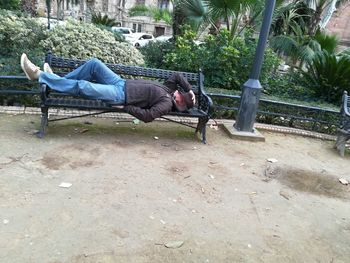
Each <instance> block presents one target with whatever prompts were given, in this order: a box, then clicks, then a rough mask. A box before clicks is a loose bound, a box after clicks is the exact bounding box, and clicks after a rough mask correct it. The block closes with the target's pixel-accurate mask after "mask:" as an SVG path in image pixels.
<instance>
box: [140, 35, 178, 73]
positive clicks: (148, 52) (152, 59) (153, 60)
mask: <svg viewBox="0 0 350 263" xmlns="http://www.w3.org/2000/svg"><path fill="white" fill-rule="evenodd" d="M173 49H174V42H172V41H164V42H162V41H154V42H150V43H149V44H147V45H146V46H144V47H141V48H140V49H139V50H140V51H141V53H142V54H143V55H144V58H145V63H146V65H147V66H148V67H152V68H164V69H167V63H166V61H165V56H166V54H169V53H170V52H171V51H172V50H173Z"/></svg>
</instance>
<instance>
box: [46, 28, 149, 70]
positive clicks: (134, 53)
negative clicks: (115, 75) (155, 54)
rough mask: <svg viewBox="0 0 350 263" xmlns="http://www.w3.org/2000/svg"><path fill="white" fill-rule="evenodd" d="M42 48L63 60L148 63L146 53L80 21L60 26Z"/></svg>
mask: <svg viewBox="0 0 350 263" xmlns="http://www.w3.org/2000/svg"><path fill="white" fill-rule="evenodd" d="M41 45H42V47H43V48H44V49H45V50H47V51H49V50H50V51H52V53H53V54H55V55H58V56H63V57H69V58H76V59H89V58H93V57H96V58H99V59H101V60H102V61H104V62H109V63H121V64H126V65H142V64H144V60H143V56H142V54H141V53H140V52H139V51H138V50H137V49H136V48H134V47H133V46H131V45H130V44H128V43H120V42H118V41H116V39H115V37H114V34H113V33H111V32H109V31H107V30H102V29H100V28H98V27H96V26H94V25H92V24H85V23H80V22H76V21H68V22H67V23H66V24H65V25H60V26H56V27H55V28H54V29H53V30H52V31H51V32H50V33H49V35H48V38H47V39H45V40H43V41H42V42H41Z"/></svg>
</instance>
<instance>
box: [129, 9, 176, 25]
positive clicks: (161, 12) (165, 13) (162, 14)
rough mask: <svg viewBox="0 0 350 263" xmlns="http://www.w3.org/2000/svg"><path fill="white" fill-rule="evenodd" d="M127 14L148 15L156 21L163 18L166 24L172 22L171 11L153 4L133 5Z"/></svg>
mask: <svg viewBox="0 0 350 263" xmlns="http://www.w3.org/2000/svg"><path fill="white" fill-rule="evenodd" d="M129 16H149V17H152V18H153V19H154V21H156V22H158V21H161V20H163V21H164V22H165V23H166V24H167V25H171V24H172V13H171V12H170V11H169V10H167V9H160V8H157V7H155V6H145V5H134V6H133V7H131V8H130V9H129Z"/></svg>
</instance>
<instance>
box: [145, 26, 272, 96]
mask: <svg viewBox="0 0 350 263" xmlns="http://www.w3.org/2000/svg"><path fill="white" fill-rule="evenodd" d="M194 40H195V34H194V33H193V32H192V31H190V30H188V29H185V30H184V34H183V35H182V36H178V37H177V39H176V42H175V44H173V43H171V42H166V43H157V42H156V43H153V44H150V45H148V46H146V47H145V48H143V49H142V52H143V54H144V55H145V60H146V64H148V65H150V66H153V67H161V68H165V69H173V70H180V71H191V72H193V71H198V69H200V68H201V69H202V70H203V72H204V74H205V85H206V86H210V87H215V88H225V89H230V90H232V89H236V90H240V89H241V86H242V84H243V83H244V82H245V81H247V80H248V77H249V74H250V71H251V69H252V64H253V58H254V55H255V49H256V43H255V41H250V40H249V41H245V40H243V39H242V38H234V39H232V38H231V37H230V34H229V32H228V31H226V30H223V31H221V32H220V34H218V35H217V36H213V35H208V36H207V37H206V39H205V40H204V42H203V43H201V44H199V45H198V44H196V43H195V41H194ZM278 64H279V59H278V57H277V56H276V55H275V54H274V53H273V51H272V50H270V49H267V50H266V52H265V60H264V64H263V68H262V72H261V78H260V81H261V83H262V84H263V86H264V85H267V86H269V85H270V84H273V85H275V84H276V82H275V81H274V79H275V77H274V74H273V73H274V71H275V69H276V68H277V66H278Z"/></svg>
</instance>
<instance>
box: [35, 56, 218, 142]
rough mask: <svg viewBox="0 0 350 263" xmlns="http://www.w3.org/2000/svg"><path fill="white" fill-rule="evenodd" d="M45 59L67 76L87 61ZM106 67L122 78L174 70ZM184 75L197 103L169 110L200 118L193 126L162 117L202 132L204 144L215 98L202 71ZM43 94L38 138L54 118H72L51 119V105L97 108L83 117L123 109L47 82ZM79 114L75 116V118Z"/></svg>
mask: <svg viewBox="0 0 350 263" xmlns="http://www.w3.org/2000/svg"><path fill="white" fill-rule="evenodd" d="M45 62H47V63H48V64H49V65H50V66H51V68H52V69H53V70H54V72H55V73H56V74H58V75H64V74H66V73H67V72H69V71H72V70H74V69H75V68H77V67H79V66H80V65H82V64H84V63H85V62H86V61H84V60H74V59H67V58H61V57H56V56H54V55H52V54H51V53H49V54H47V55H46V56H45ZM107 66H108V67H109V68H110V69H111V70H113V71H114V72H115V73H117V74H119V75H121V76H122V77H123V78H128V77H129V78H130V77H142V78H147V79H148V78H149V79H159V80H162V79H163V80H164V79H167V78H169V77H170V76H171V75H172V74H173V73H174V72H175V71H170V70H163V69H154V68H145V67H138V66H125V65H120V64H107ZM180 73H181V74H183V75H184V76H185V77H186V78H187V80H188V81H189V82H190V83H191V84H192V86H193V91H194V93H195V94H196V101H197V102H196V105H195V107H194V108H193V109H191V110H189V111H188V112H175V111H174V112H170V113H169V115H173V116H179V117H194V118H198V123H197V126H196V127H195V126H192V125H190V124H188V123H186V122H184V121H182V120H180V121H176V120H174V119H171V118H167V117H162V118H163V119H166V120H169V121H172V122H176V123H179V124H182V125H185V126H189V127H191V128H193V129H195V131H196V133H198V132H199V133H200V134H201V135H202V141H203V143H206V124H207V122H208V121H209V118H210V110H211V107H212V104H213V103H212V100H211V98H210V97H209V96H207V95H206V93H205V90H204V84H203V82H204V75H203V73H202V72H201V71H200V72H199V73H189V72H180ZM40 94H41V105H40V107H41V112H42V114H41V125H40V130H39V133H38V137H40V138H42V137H44V135H45V132H46V128H47V126H48V123H49V122H51V121H57V120H62V119H69V118H72V117H66V118H58V119H57V118H56V119H49V118H48V116H49V115H48V112H49V108H51V107H52V108H74V109H79V110H88V111H91V110H94V111H98V112H97V113H96V112H94V113H90V114H84V115H80V116H78V117H84V116H89V115H97V114H102V113H107V112H124V110H123V109H118V108H116V107H113V105H111V104H109V103H108V102H105V101H101V100H91V99H85V98H81V97H79V98H76V97H72V96H70V95H69V96H68V94H63V93H59V92H56V91H52V90H51V89H50V87H48V86H47V85H46V84H41V85H40ZM76 117H77V116H74V118H76Z"/></svg>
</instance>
